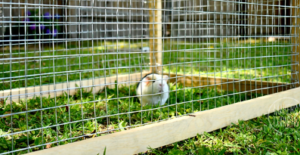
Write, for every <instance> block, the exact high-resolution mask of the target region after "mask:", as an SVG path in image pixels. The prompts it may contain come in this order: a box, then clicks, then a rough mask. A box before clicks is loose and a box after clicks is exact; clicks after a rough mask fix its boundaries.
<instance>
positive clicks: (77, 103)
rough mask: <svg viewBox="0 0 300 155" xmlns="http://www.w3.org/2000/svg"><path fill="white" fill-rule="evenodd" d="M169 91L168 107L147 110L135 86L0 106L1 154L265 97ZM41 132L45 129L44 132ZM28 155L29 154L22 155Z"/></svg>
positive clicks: (198, 89)
mask: <svg viewBox="0 0 300 155" xmlns="http://www.w3.org/2000/svg"><path fill="white" fill-rule="evenodd" d="M119 87H120V86H119ZM176 88H177V89H176ZM171 90H172V92H171V93H170V98H169V100H168V101H167V105H166V106H163V107H159V106H154V107H152V106H151V105H148V106H145V107H143V108H141V105H140V103H139V101H138V99H137V98H136V97H134V96H135V86H131V87H121V88H119V89H116V88H115V89H109V88H106V89H104V90H102V91H100V92H99V93H97V94H95V95H93V94H92V93H91V92H86V91H84V90H78V93H77V94H75V95H74V96H67V95H63V96H60V97H57V98H56V99H54V98H39V97H36V98H34V99H30V100H28V101H27V103H26V102H24V101H22V102H20V103H13V104H12V105H10V104H7V105H5V104H3V105H2V106H1V107H0V115H3V116H4V117H3V118H2V119H1V120H0V129H1V131H0V133H1V135H2V137H0V153H3V152H6V151H11V150H18V149H22V148H26V147H27V146H28V145H29V146H31V147H33V148H32V149H30V151H35V150H40V149H42V148H43V147H45V146H47V145H45V144H48V143H52V144H51V147H54V146H56V145H62V144H66V143H70V142H74V141H78V140H82V139H84V138H91V137H92V136H93V135H94V134H96V135H95V136H101V135H105V134H108V133H112V132H117V131H120V130H124V129H128V128H127V127H130V128H134V127H137V126H141V125H142V124H147V123H152V122H157V121H160V120H166V119H172V118H175V117H176V116H182V115H186V114H188V113H192V112H197V111H203V110H208V109H213V108H216V107H221V106H224V105H229V104H233V103H236V102H239V101H243V100H246V99H250V98H255V97H258V96H261V95H259V94H254V93H253V94H248V95H246V94H233V92H225V91H220V90H215V89H209V88H205V89H203V88H202V89H200V88H193V89H191V88H183V87H182V86H181V85H173V84H171ZM117 94H118V96H117ZM225 95H226V96H225ZM129 96H130V97H129ZM117 97H119V99H118V98H117ZM128 97H129V98H128ZM213 97H215V98H213ZM141 110H148V111H143V112H142V111H141ZM129 112H131V113H129ZM64 123H65V124H64ZM27 124H28V126H27ZM41 127H43V128H44V129H43V130H41V129H40V128H41ZM113 130H116V131H113ZM17 132H20V133H17ZM101 132H102V133H101ZM7 134H12V135H9V136H8V135H7ZM70 138H71V139H72V140H71V139H70ZM58 141H59V142H58ZM39 145H44V146H39ZM25 152H27V150H25V151H20V152H19V153H25Z"/></svg>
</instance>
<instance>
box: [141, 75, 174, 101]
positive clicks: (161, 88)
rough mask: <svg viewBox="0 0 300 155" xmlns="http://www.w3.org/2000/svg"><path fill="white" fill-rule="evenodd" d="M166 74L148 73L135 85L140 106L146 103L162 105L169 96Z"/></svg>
mask: <svg viewBox="0 0 300 155" xmlns="http://www.w3.org/2000/svg"><path fill="white" fill-rule="evenodd" d="M167 81H168V76H167V75H159V74H154V73H150V74H147V75H146V76H144V77H143V78H142V80H141V81H140V82H139V84H138V85H137V89H136V94H137V96H138V98H139V100H140V103H141V105H142V106H144V105H147V104H154V105H156V104H158V103H160V105H164V104H165V103H166V101H167V100H168V98H169V86H168V84H167Z"/></svg>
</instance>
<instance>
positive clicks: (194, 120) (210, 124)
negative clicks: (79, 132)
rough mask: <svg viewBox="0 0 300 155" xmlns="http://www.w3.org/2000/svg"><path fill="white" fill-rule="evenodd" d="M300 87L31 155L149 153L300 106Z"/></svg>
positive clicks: (31, 154) (30, 154)
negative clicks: (104, 152) (243, 121)
mask: <svg viewBox="0 0 300 155" xmlns="http://www.w3.org/2000/svg"><path fill="white" fill-rule="evenodd" d="M299 92H300V88H295V89H291V90H287V91H284V92H280V93H276V94H273V95H267V96H263V97H259V98H256V99H252V100H248V101H244V102H239V103H236V104H232V105H227V106H223V107H220V108H216V109H212V110H208V111H203V112H198V113H195V114H194V115H193V116H195V117H191V116H184V117H180V118H176V119H172V120H168V121H164V122H160V123H155V124H151V125H146V126H143V127H138V128H135V129H131V130H126V131H123V132H118V133H114V134H110V135H106V136H101V137H96V138H91V139H87V140H84V141H80V142H74V143H70V144H66V145H62V146H57V147H53V148H50V149H46V150H41V151H37V152H33V153H29V155H40V154H42V155H58V154H62V155H68V154H70V155H82V154H94V155H96V154H98V153H99V154H102V153H103V151H104V149H105V147H106V150H107V152H106V154H107V155H120V154H124V155H125V154H126V155H127V154H128V155H129V154H136V153H139V152H144V151H147V148H148V147H149V146H150V147H152V148H157V147H160V146H164V145H168V144H172V143H174V142H177V141H181V140H184V139H187V138H190V137H193V136H196V135H197V134H201V133H203V132H210V131H214V130H217V129H220V128H223V127H226V126H228V125H230V124H231V123H237V122H238V120H249V119H252V118H256V117H259V116H261V115H264V114H268V113H272V112H274V111H275V110H279V109H282V108H287V107H291V106H294V105H297V104H299V101H300V95H299ZM262 103H263V104H262Z"/></svg>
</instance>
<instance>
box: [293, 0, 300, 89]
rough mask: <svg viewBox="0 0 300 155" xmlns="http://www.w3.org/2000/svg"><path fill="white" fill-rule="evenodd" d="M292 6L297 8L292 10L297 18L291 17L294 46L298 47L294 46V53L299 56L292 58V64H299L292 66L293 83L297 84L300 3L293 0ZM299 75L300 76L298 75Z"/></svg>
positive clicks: (299, 79)
mask: <svg viewBox="0 0 300 155" xmlns="http://www.w3.org/2000/svg"><path fill="white" fill-rule="evenodd" d="M292 6H293V7H295V8H292V9H291V11H292V16H297V17H291V18H292V25H293V27H292V34H291V35H292V36H293V35H296V36H294V37H292V44H294V45H297V46H293V52H295V53H298V55H293V56H292V62H293V63H296V62H297V63H298V64H297V65H293V66H292V81H291V82H292V83H295V82H297V81H298V82H299V81H300V76H299V71H300V65H299V60H300V46H299V45H300V38H299V35H300V29H299V19H298V16H299V8H297V7H299V2H298V0H292ZM297 73H298V74H297ZM295 86H296V87H299V86H300V84H299V83H298V84H297V85H295Z"/></svg>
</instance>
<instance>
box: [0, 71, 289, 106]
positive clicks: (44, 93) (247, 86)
mask: <svg viewBox="0 0 300 155" xmlns="http://www.w3.org/2000/svg"><path fill="white" fill-rule="evenodd" d="M148 73H149V71H145V72H142V73H133V74H125V75H118V76H109V77H106V78H96V79H87V80H81V81H70V82H68V83H67V82H65V83H58V84H55V85H54V84H49V85H42V86H35V87H28V88H16V89H12V90H4V91H0V97H5V98H7V102H6V103H10V101H11V99H12V101H13V102H19V101H20V100H21V99H27V100H28V99H32V98H33V97H34V96H41V97H48V96H50V97H55V96H60V95H62V94H63V93H64V92H67V93H68V94H69V95H74V94H75V93H76V92H77V90H78V88H84V89H86V90H91V89H93V93H97V92H99V90H102V89H103V88H104V87H109V88H113V87H115V81H118V83H119V84H120V85H121V86H129V85H132V84H136V83H137V82H138V81H140V80H141V77H143V76H145V75H146V74H148ZM165 75H169V76H170V77H169V78H170V80H169V81H170V82H172V83H181V84H183V85H184V86H185V87H199V86H201V87H212V88H214V87H216V88H218V89H222V90H226V91H227V90H228V91H233V90H236V91H238V92H242V91H247V92H257V93H262V94H272V93H276V92H281V91H284V90H288V89H290V88H291V84H287V83H273V82H262V81H254V80H253V81H250V80H240V79H227V78H218V77H207V76H199V75H190V74H175V73H171V74H168V73H166V74H165ZM76 85H77V86H78V87H77V86H76ZM25 95H26V96H25ZM10 96H11V97H10Z"/></svg>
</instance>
